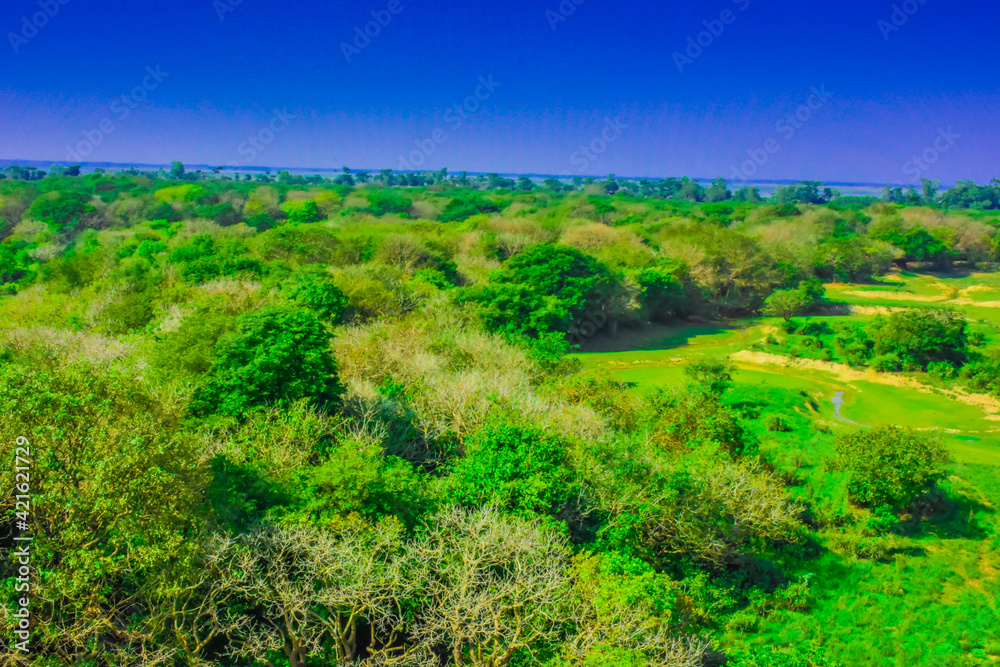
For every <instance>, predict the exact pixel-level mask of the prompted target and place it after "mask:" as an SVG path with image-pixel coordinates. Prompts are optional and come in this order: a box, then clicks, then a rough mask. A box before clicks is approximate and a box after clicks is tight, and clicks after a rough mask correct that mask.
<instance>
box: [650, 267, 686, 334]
mask: <svg viewBox="0 0 1000 667" xmlns="http://www.w3.org/2000/svg"><path fill="white" fill-rule="evenodd" d="M678 273H679V271H678V270H676V269H674V270H671V269H669V268H667V267H660V266H657V267H650V268H648V269H644V270H643V271H642V272H640V273H639V275H637V276H636V281H637V282H638V283H639V286H640V288H641V289H642V302H643V308H644V309H645V311H646V313H647V314H648V316H649V319H650V320H653V321H656V322H669V321H670V320H672V319H674V318H676V317H678V316H680V315H683V314H685V313H687V312H689V311H690V310H691V305H692V304H691V303H690V298H689V290H688V289H686V286H685V284H684V280H683V278H682V277H681V276H679V275H678Z"/></svg>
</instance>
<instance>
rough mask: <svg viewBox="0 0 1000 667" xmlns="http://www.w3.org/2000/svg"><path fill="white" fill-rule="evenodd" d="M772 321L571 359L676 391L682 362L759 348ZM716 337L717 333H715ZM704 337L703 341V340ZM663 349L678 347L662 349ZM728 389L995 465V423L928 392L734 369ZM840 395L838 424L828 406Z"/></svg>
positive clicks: (740, 365) (773, 368)
mask: <svg viewBox="0 0 1000 667" xmlns="http://www.w3.org/2000/svg"><path fill="white" fill-rule="evenodd" d="M774 324H775V322H774V321H770V320H761V321H758V322H757V323H756V324H754V325H753V326H750V327H748V328H746V329H733V330H720V329H712V328H708V327H692V328H691V330H689V331H688V332H686V333H684V332H679V333H677V334H674V335H672V336H671V337H670V338H669V339H667V340H664V341H662V342H663V343H665V344H666V345H667V346H666V347H665V348H664V349H654V350H636V351H629V352H606V353H589V354H588V353H584V354H578V355H576V357H577V358H578V359H579V360H580V361H581V362H582V363H583V365H584V367H585V368H592V369H598V368H599V369H603V370H606V371H607V372H609V373H610V374H611V376H612V377H614V378H615V379H617V380H620V381H622V382H628V383H633V384H636V385H659V386H668V387H671V386H672V387H681V386H683V385H684V384H685V383H686V381H687V380H686V378H685V375H684V368H685V366H686V365H687V364H688V362H690V361H695V360H698V359H703V358H712V357H716V358H722V357H726V356H729V355H731V354H733V353H735V352H739V351H740V350H744V349H746V348H747V346H748V345H749V344H751V343H753V342H755V341H758V340H760V339H761V338H762V337H763V336H764V335H765V332H766V331H768V329H769V327H771V326H773V325H774ZM720 331H721V332H720ZM703 332H704V333H703ZM671 343H674V344H677V343H679V344H678V345H676V346H674V347H670V346H669V345H670V344H671ZM735 365H736V367H737V369H738V373H737V374H736V378H735V379H736V381H737V383H739V384H741V385H764V386H768V387H775V388H781V389H788V390H793V391H804V392H806V393H807V394H808V395H809V396H810V397H812V398H813V399H814V400H815V401H816V402H817V404H818V406H819V413H818V417H819V418H821V419H823V420H824V421H826V422H828V423H829V424H830V425H831V426H832V427H833V428H835V429H836V430H841V429H842V428H843V429H846V428H855V426H854V425H852V424H850V423H849V422H856V423H857V424H862V425H865V426H886V425H890V424H897V425H903V426H907V427H911V428H916V429H923V430H928V431H936V432H938V433H939V434H940V436H941V438H942V440H943V441H944V442H945V443H946V444H947V445H948V446H949V448H950V449H952V450H953V452H954V454H955V456H956V458H957V459H960V460H963V461H966V462H969V463H989V464H993V465H1000V421H992V420H989V419H986V417H987V414H986V412H985V411H984V410H983V409H982V408H980V407H977V406H973V405H968V404H966V403H961V402H959V401H957V400H955V399H953V398H952V397H950V396H948V395H946V394H944V393H941V392H939V391H938V390H933V389H930V388H928V390H923V391H922V390H920V389H916V388H912V387H908V386H892V385H888V384H877V383H874V382H869V381H866V380H850V381H848V380H844V379H842V378H841V377H838V375H837V374H836V373H835V372H831V371H826V370H819V369H808V368H792V367H787V366H778V365H773V364H756V363H750V362H746V361H738V362H737V363H736V364H735ZM838 394H839V395H841V397H842V399H843V404H842V407H841V411H840V417H838V416H837V415H836V414H835V409H834V403H833V399H834V397H835V396H837V395H838Z"/></svg>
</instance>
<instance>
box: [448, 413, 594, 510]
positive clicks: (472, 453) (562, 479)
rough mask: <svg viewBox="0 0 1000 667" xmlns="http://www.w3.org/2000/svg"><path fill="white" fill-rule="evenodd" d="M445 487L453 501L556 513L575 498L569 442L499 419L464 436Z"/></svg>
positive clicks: (469, 504)
mask: <svg viewBox="0 0 1000 667" xmlns="http://www.w3.org/2000/svg"><path fill="white" fill-rule="evenodd" d="M445 488H446V489H447V490H446V492H445V493H446V498H447V500H448V501H449V502H452V503H457V504H461V505H465V506H469V507H478V506H481V505H497V506H498V507H501V508H504V509H508V510H516V511H527V512H536V513H539V514H552V515H556V514H559V513H560V512H561V511H563V510H565V509H567V508H568V507H569V506H570V504H571V503H572V502H573V501H574V495H575V493H576V492H577V490H578V485H577V483H576V482H575V480H574V476H573V473H572V471H571V470H570V468H569V465H568V458H567V452H566V443H564V442H561V441H560V440H559V438H557V437H554V436H552V435H549V434H546V433H544V432H542V431H541V430H539V429H536V428H531V427H525V426H517V425H514V424H508V423H504V422H502V421H495V422H493V423H491V424H489V425H487V426H486V427H484V428H483V429H481V430H480V431H477V432H476V433H475V434H473V436H472V437H471V438H469V439H468V440H467V441H466V443H465V455H464V456H463V457H461V458H460V459H459V460H458V461H456V462H455V463H454V464H452V466H451V468H450V476H449V477H448V479H447V482H446V486H445Z"/></svg>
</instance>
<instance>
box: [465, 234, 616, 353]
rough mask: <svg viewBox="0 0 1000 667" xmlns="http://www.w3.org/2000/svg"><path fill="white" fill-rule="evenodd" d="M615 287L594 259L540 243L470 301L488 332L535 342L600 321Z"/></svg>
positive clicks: (515, 259)
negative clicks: (477, 305) (477, 304)
mask: <svg viewBox="0 0 1000 667" xmlns="http://www.w3.org/2000/svg"><path fill="white" fill-rule="evenodd" d="M614 287H615V281H614V279H613V277H612V276H611V273H610V272H609V271H608V269H607V268H606V267H605V266H604V265H603V264H601V263H600V262H598V261H597V260H596V259H594V258H593V257H591V256H589V255H586V254H584V253H582V252H580V251H579V250H576V249H575V248H571V247H569V246H555V245H549V244H541V245H536V246H532V247H530V248H528V249H526V250H524V251H523V252H521V253H518V254H517V255H515V256H513V257H511V258H510V259H509V260H508V261H507V262H506V264H504V266H503V268H502V269H501V270H500V271H498V272H497V273H496V274H495V275H494V276H493V278H492V281H491V284H490V285H489V286H488V287H487V288H486V289H483V290H481V291H480V292H478V293H477V294H476V295H475V297H474V298H476V299H477V300H478V301H479V302H480V304H481V306H482V307H481V313H482V316H483V319H484V320H485V322H486V324H487V326H488V327H489V328H490V329H492V330H494V331H497V332H501V333H507V334H512V335H517V336H527V337H529V338H539V337H540V336H542V335H543V334H547V333H569V332H570V330H571V328H572V327H580V326H583V325H584V324H586V323H587V322H589V321H593V320H595V319H599V318H601V317H604V312H605V310H606V306H605V303H604V302H605V300H606V299H607V298H608V297H610V295H611V294H612V292H613V289H614Z"/></svg>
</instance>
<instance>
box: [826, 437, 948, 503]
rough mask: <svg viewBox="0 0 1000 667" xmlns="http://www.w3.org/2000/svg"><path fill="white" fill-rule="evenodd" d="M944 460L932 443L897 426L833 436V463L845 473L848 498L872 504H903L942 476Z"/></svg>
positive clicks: (944, 452)
mask: <svg viewBox="0 0 1000 667" xmlns="http://www.w3.org/2000/svg"><path fill="white" fill-rule="evenodd" d="M948 460H949V457H948V454H947V452H946V451H945V450H943V449H941V447H940V445H938V444H937V443H936V442H934V441H933V440H931V439H930V438H928V437H927V436H924V435H921V434H918V433H916V432H914V431H909V430H906V429H902V428H899V427H898V426H887V427H882V428H873V429H867V430H860V431H854V432H852V433H848V434H845V435H842V436H840V437H839V438H837V465H838V467H839V468H841V469H843V470H845V471H846V472H847V474H848V477H849V489H850V492H851V498H852V499H853V500H854V501H855V502H858V503H862V504H865V505H872V506H875V507H878V506H881V505H887V506H889V507H892V508H894V509H902V508H905V507H907V506H908V505H910V504H911V503H912V502H913V501H914V500H916V499H917V498H918V497H919V496H920V495H921V494H923V493H925V492H926V491H927V490H928V489H930V488H931V487H932V486H933V485H934V483H935V482H936V481H937V480H939V479H941V478H942V477H943V476H944V472H945V471H944V465H945V464H946V463H947V462H948Z"/></svg>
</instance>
